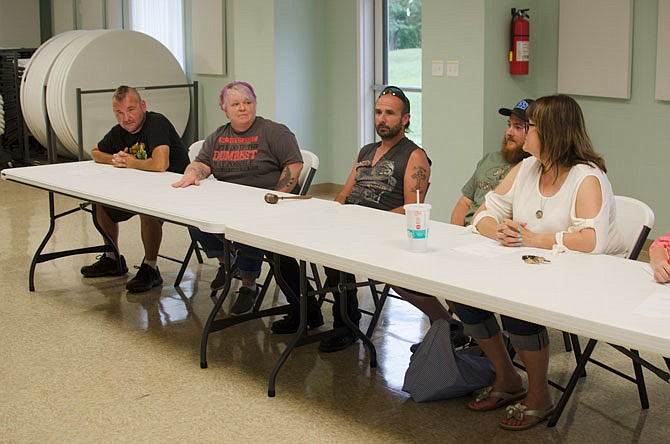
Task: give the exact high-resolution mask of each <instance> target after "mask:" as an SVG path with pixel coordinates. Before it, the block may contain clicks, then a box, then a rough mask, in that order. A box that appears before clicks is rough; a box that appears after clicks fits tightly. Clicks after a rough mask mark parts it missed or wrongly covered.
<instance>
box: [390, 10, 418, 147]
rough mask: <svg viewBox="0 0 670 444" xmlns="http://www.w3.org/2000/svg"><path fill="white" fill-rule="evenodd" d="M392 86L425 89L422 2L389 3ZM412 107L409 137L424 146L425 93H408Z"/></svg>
mask: <svg viewBox="0 0 670 444" xmlns="http://www.w3.org/2000/svg"><path fill="white" fill-rule="evenodd" d="M387 8H388V10H387V11H388V26H387V29H388V35H387V39H388V40H387V41H388V66H387V69H388V80H387V83H388V84H389V85H396V86H400V87H407V86H412V87H418V88H420V87H421V0H387ZM406 95H407V98H408V99H409V101H410V105H411V110H410V112H411V115H412V117H411V120H410V130H409V132H408V134H407V136H408V137H409V138H410V139H412V140H413V141H414V142H415V143H416V144H417V145H419V146H421V143H422V142H421V140H422V138H421V120H422V119H421V93H420V92H406Z"/></svg>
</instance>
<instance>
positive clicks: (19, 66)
mask: <svg viewBox="0 0 670 444" xmlns="http://www.w3.org/2000/svg"><path fill="white" fill-rule="evenodd" d="M34 52H35V48H4V49H0V94H2V98H3V101H4V104H3V111H4V124H5V132H4V134H3V135H2V136H0V164H1V165H2V166H5V165H9V166H12V165H13V163H14V162H17V161H19V162H29V161H30V160H31V155H30V147H31V144H36V142H35V141H34V139H33V138H32V137H31V136H30V134H29V131H28V129H27V127H26V125H25V122H24V120H23V114H22V113H21V102H20V95H19V94H20V90H21V78H22V77H23V72H24V70H25V65H24V63H22V62H23V61H24V60H25V59H30V57H31V56H32V55H33V53H34Z"/></svg>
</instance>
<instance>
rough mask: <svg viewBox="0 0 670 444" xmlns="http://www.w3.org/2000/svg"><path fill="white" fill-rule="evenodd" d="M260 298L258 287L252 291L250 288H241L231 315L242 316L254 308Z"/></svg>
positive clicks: (231, 309)
mask: <svg viewBox="0 0 670 444" xmlns="http://www.w3.org/2000/svg"><path fill="white" fill-rule="evenodd" d="M257 297H258V287H256V289H255V290H252V289H251V288H249V287H240V289H239V290H237V299H236V300H235V303H234V304H233V306H232V307H230V314H233V315H241V314H244V313H246V312H248V311H249V310H251V309H252V308H253V307H254V302H256V298H257Z"/></svg>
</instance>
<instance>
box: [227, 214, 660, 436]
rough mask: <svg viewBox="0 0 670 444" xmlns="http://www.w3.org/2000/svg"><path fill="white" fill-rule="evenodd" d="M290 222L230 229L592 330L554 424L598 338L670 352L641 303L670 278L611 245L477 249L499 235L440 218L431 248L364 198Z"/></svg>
mask: <svg viewBox="0 0 670 444" xmlns="http://www.w3.org/2000/svg"><path fill="white" fill-rule="evenodd" d="M282 222H283V223H282V225H281V226H271V225H269V224H266V223H263V221H261V220H254V221H247V222H245V223H243V224H235V223H232V224H229V225H228V226H227V228H226V237H227V238H228V239H229V240H231V241H235V242H241V243H245V244H249V245H253V246H255V247H259V248H262V249H267V250H270V251H274V252H276V253H280V254H285V255H289V256H292V257H295V258H297V259H299V260H300V261H301V270H303V271H304V269H305V267H304V264H305V262H312V263H317V264H321V265H324V266H328V267H332V268H335V269H338V270H342V271H345V272H350V273H355V274H358V275H363V276H366V277H368V278H371V279H375V280H378V281H381V282H386V283H389V284H393V285H398V286H401V287H405V288H409V289H411V290H415V291H420V292H424V293H427V294H431V295H434V296H436V297H442V298H447V299H449V300H452V301H455V302H460V303H463V304H469V305H472V306H475V307H479V308H483V309H487V310H491V311H494V312H498V313H501V314H505V315H510V316H514V317H517V318H521V319H525V320H528V321H531V322H536V323H538V324H541V325H546V326H549V327H553V328H556V329H560V330H563V331H568V332H571V333H574V334H578V335H582V336H585V337H587V338H591V340H590V341H589V345H588V346H587V347H586V349H585V351H584V354H583V355H582V356H581V357H580V359H579V363H578V366H577V368H576V369H575V372H574V373H573V375H572V377H571V379H570V382H569V384H568V385H567V387H566V389H565V391H564V393H563V396H562V397H561V400H560V401H559V404H558V406H557V409H556V413H555V414H554V417H552V418H551V420H550V425H554V424H556V421H558V418H559V417H560V413H561V411H562V409H563V408H564V406H565V403H566V402H567V400H568V399H569V396H570V394H571V392H572V390H573V389H574V386H575V385H576V383H577V380H578V378H579V376H580V375H581V373H582V371H583V369H584V366H585V365H586V362H587V360H588V358H589V357H590V354H591V352H592V351H593V347H594V346H595V344H596V342H597V341H606V342H608V343H611V344H616V345H619V346H624V347H629V348H632V349H636V350H643V351H648V352H652V353H657V354H660V355H661V356H664V357H667V356H670V323H669V322H668V319H667V318H663V317H654V316H647V315H642V314H636V313H634V310H635V309H636V307H638V306H639V305H640V304H641V303H642V302H643V301H644V300H645V299H646V298H647V297H649V296H650V295H652V294H654V293H663V294H665V295H670V288H668V287H667V286H662V285H659V284H656V283H655V282H654V281H653V279H652V277H651V275H650V274H649V273H648V272H647V271H645V270H644V267H648V264H643V263H640V262H636V261H631V260H626V259H623V258H618V257H612V256H605V255H589V254H561V255H557V256H552V255H551V253H550V252H549V251H547V250H537V249H533V250H531V251H528V250H527V249H525V250H524V252H523V254H529V253H530V254H538V255H542V256H544V257H546V258H548V259H550V260H551V263H549V264H543V265H531V264H526V263H525V262H524V261H523V260H522V258H521V256H522V251H521V250H519V249H515V248H510V249H509V250H508V253H507V252H506V253H505V254H501V255H497V256H496V255H490V256H487V255H486V254H481V253H480V254H475V251H477V249H478V247H479V245H480V244H481V245H485V243H487V242H488V243H490V242H492V241H490V240H489V239H486V238H484V237H482V236H479V235H476V234H473V233H467V232H464V229H463V228H462V227H457V226H454V225H450V224H445V223H439V222H435V221H431V223H430V231H429V241H428V242H429V249H428V251H427V252H424V253H413V252H410V251H408V247H407V239H406V235H405V232H406V222H405V217H404V216H401V215H397V214H393V213H389V212H384V211H378V210H372V209H368V208H364V207H360V206H350V205H346V206H339V207H334V208H328V209H325V210H323V211H320V212H318V213H312V214H309V215H303V214H300V213H295V214H291V215H288V216H287V217H285V218H284V219H283V221H282ZM324 227H327V229H324ZM484 251H487V252H488V251H489V250H486V249H484ZM487 254H488V253H487ZM301 328H303V329H304V328H305V325H304V323H303V325H301ZM666 363H668V360H667V358H666ZM646 364H649V363H646ZM649 365H651V364H649ZM668 366H669V369H670V363H668ZM652 367H653V366H652ZM651 369H652V371H654V372H655V373H656V374H657V375H658V376H660V377H662V378H663V379H665V380H666V381H668V380H669V379H670V375H669V374H668V373H666V372H664V371H663V370H661V369H658V368H656V367H653V368H651Z"/></svg>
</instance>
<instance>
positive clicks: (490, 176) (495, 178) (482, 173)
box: [461, 151, 515, 225]
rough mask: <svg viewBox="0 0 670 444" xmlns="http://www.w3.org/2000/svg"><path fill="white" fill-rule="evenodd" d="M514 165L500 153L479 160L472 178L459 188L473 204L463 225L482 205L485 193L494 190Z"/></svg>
mask: <svg viewBox="0 0 670 444" xmlns="http://www.w3.org/2000/svg"><path fill="white" fill-rule="evenodd" d="M514 165H515V164H513V163H509V162H508V161H507V160H505V158H504V157H503V155H502V154H501V153H500V151H496V152H495V153H488V154H486V155H485V156H484V157H482V158H481V160H480V161H479V162H478V163H477V167H476V168H475V172H474V173H472V177H470V180H468V181H467V182H466V183H465V185H463V188H461V193H463V196H465V197H467V198H468V199H470V200H471V201H473V202H474V203H473V204H472V206H471V207H470V210H468V212H467V214H466V215H465V225H468V224H470V222H471V221H472V216H473V215H474V214H475V211H477V208H479V207H480V206H481V205H482V204H483V203H484V199H485V198H486V193H488V192H489V191H492V190H493V189H495V187H497V186H498V184H499V183H500V182H501V181H502V180H503V179H504V178H505V176H507V173H509V170H511V169H512V167H513V166H514Z"/></svg>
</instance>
